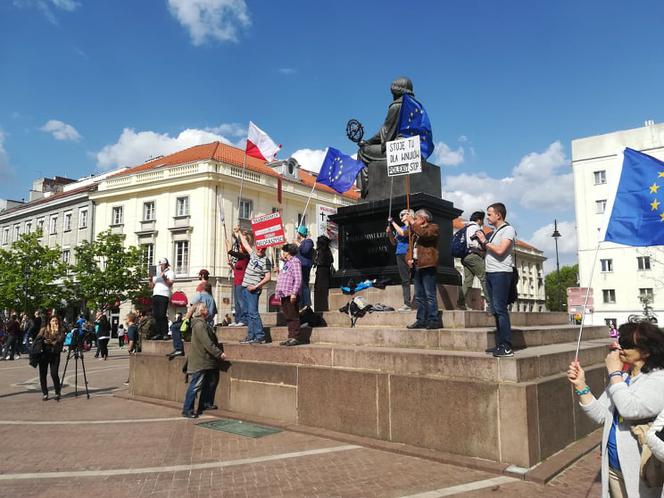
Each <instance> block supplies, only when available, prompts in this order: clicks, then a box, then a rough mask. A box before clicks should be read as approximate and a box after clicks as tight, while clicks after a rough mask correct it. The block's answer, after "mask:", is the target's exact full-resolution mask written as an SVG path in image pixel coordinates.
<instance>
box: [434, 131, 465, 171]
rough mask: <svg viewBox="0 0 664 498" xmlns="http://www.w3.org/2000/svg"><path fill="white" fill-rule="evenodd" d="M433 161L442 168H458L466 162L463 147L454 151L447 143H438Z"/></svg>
mask: <svg viewBox="0 0 664 498" xmlns="http://www.w3.org/2000/svg"><path fill="white" fill-rule="evenodd" d="M464 138H465V137H464ZM460 141H461V140H460ZM432 161H433V163H434V164H439V165H442V166H458V165H459V164H461V163H462V162H463V161H464V150H463V147H461V146H459V148H458V149H456V150H453V149H452V148H451V147H450V146H449V145H447V144H446V143H445V142H438V143H437V144H436V147H435V148H434V149H433V156H432Z"/></svg>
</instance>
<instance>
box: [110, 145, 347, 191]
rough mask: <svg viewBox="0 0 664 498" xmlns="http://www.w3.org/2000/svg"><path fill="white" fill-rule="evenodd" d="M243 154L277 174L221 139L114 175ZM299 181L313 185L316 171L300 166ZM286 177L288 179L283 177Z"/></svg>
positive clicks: (259, 168) (260, 169)
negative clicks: (312, 171)
mask: <svg viewBox="0 0 664 498" xmlns="http://www.w3.org/2000/svg"><path fill="white" fill-rule="evenodd" d="M245 158H246V167H247V169H248V170H249V171H255V172H256V173H261V174H263V175H267V176H272V177H274V178H279V177H281V175H280V174H279V173H277V172H276V171H274V170H273V169H272V168H270V167H269V166H267V163H266V162H265V161H263V160H262V159H256V158H255V157H251V156H247V155H246V153H245V151H244V150H242V149H238V148H237V147H233V146H232V145H228V144H225V143H222V142H218V141H217V142H212V143H209V144H203V145H195V146H193V147H189V148H188V149H183V150H180V151H178V152H174V153H173V154H169V155H167V156H162V157H158V158H156V159H153V160H151V161H148V162H146V163H143V164H140V165H138V166H134V167H132V168H129V169H126V170H124V171H122V172H120V173H118V174H117V175H113V176H114V177H115V176H124V175H133V174H135V173H140V172H143V171H149V170H152V169H157V168H166V167H171V166H177V165H180V164H186V163H192V162H195V161H205V160H215V161H220V162H223V163H226V164H230V165H232V166H239V167H242V166H243V165H244V161H245ZM299 173H300V181H301V182H302V183H303V184H304V185H306V186H309V187H312V186H313V185H314V183H315V181H316V175H315V174H313V173H310V172H309V171H305V170H302V169H300V172H299ZM284 180H285V181H289V180H288V179H286V178H284ZM316 190H320V191H322V192H327V193H330V194H336V195H341V196H343V197H345V198H347V199H352V200H358V199H359V198H360V195H359V193H357V192H355V191H354V190H349V191H348V192H346V193H344V194H339V193H338V192H336V191H334V190H333V189H331V188H330V187H328V186H326V185H320V184H316Z"/></svg>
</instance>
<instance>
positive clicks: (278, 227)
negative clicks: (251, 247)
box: [251, 212, 286, 247]
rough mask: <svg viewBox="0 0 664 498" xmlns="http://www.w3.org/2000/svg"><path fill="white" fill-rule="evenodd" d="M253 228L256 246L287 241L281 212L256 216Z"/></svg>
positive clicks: (266, 245)
mask: <svg viewBox="0 0 664 498" xmlns="http://www.w3.org/2000/svg"><path fill="white" fill-rule="evenodd" d="M251 229H252V231H253V232H254V242H255V244H256V247H272V246H279V245H283V244H285V243H286V235H285V234H284V224H283V223H282V221H281V213H279V212H276V213H270V214H266V215H265V216H259V217H258V218H254V219H253V220H251Z"/></svg>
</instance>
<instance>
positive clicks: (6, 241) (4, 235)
mask: <svg viewBox="0 0 664 498" xmlns="http://www.w3.org/2000/svg"><path fill="white" fill-rule="evenodd" d="M2 243H3V244H9V228H5V229H4V230H3V232H2Z"/></svg>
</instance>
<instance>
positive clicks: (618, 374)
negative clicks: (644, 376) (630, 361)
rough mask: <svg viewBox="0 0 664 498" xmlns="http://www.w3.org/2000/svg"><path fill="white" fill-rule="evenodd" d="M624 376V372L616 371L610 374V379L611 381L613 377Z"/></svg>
mask: <svg viewBox="0 0 664 498" xmlns="http://www.w3.org/2000/svg"><path fill="white" fill-rule="evenodd" d="M622 374H623V373H622V370H614V371H613V372H611V373H610V374H609V379H610V378H611V377H618V376H620V377H622Z"/></svg>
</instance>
